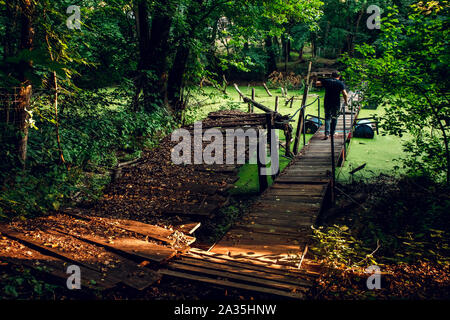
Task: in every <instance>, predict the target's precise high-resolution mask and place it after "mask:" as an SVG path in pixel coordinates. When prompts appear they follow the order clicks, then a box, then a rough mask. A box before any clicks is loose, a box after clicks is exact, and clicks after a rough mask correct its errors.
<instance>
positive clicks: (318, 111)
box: [317, 97, 320, 121]
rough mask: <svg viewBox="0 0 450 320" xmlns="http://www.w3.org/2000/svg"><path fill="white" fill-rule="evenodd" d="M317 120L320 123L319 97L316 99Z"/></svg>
mask: <svg viewBox="0 0 450 320" xmlns="http://www.w3.org/2000/svg"><path fill="white" fill-rule="evenodd" d="M317 118H319V121H320V97H319V98H318V99H317Z"/></svg>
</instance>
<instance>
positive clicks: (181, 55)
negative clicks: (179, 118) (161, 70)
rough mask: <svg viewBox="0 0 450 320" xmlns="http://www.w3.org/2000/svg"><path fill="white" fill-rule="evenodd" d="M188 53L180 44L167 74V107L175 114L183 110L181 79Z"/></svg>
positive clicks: (186, 48) (185, 47)
mask: <svg viewBox="0 0 450 320" xmlns="http://www.w3.org/2000/svg"><path fill="white" fill-rule="evenodd" d="M189 52H190V50H189V47H188V46H187V44H186V43H184V42H183V43H181V44H180V46H179V47H178V50H177V53H176V55H175V59H174V61H173V67H172V69H171V70H170V73H169V81H168V87H167V97H168V100H169V105H170V106H171V107H172V108H173V110H174V111H175V113H176V114H177V113H178V112H180V111H182V110H183V109H184V106H183V99H182V98H183V97H182V95H181V90H182V88H183V77H184V73H185V71H186V65H187V61H188V58H189Z"/></svg>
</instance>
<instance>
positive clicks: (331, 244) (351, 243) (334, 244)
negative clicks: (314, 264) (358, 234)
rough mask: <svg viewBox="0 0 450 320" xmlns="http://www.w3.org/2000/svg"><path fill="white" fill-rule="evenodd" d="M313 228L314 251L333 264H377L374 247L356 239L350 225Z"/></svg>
mask: <svg viewBox="0 0 450 320" xmlns="http://www.w3.org/2000/svg"><path fill="white" fill-rule="evenodd" d="M312 228H313V239H314V241H315V242H314V246H313V248H312V250H313V252H314V253H315V254H317V255H320V256H323V257H325V258H326V259H327V262H329V263H330V264H331V265H334V266H339V267H341V266H345V267H350V268H352V267H364V266H369V265H376V264H377V262H376V261H375V258H374V257H373V254H372V253H371V252H373V249H372V250H371V249H370V248H367V247H365V246H364V242H363V241H361V240H359V239H356V238H355V237H354V236H353V235H352V233H351V231H350V229H349V227H347V226H345V225H341V226H340V225H333V226H330V227H327V228H324V227H318V228H314V227H312Z"/></svg>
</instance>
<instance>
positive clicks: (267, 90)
mask: <svg viewBox="0 0 450 320" xmlns="http://www.w3.org/2000/svg"><path fill="white" fill-rule="evenodd" d="M263 87H264V89H265V90H266V92H267V94H268V95H269V97H271V96H272V93H270V91H269V88H267V85H266V83H265V82H263Z"/></svg>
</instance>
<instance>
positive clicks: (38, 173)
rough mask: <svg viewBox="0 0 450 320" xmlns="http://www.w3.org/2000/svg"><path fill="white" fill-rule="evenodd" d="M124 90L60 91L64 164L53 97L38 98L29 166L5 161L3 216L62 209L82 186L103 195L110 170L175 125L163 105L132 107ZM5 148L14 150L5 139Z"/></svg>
mask: <svg viewBox="0 0 450 320" xmlns="http://www.w3.org/2000/svg"><path fill="white" fill-rule="evenodd" d="M121 94H123V92H122V89H121V88H118V89H116V90H92V91H83V90H81V91H79V92H78V93H77V94H75V95H68V96H62V97H61V106H62V107H63V108H64V112H63V113H62V114H61V115H60V119H59V120H60V121H59V132H60V139H61V144H62V152H63V155H64V159H65V163H64V164H61V163H60V160H59V150H58V145H57V141H56V134H55V119H54V115H53V113H52V110H51V107H50V106H51V105H50V106H49V104H48V99H49V97H48V96H47V95H45V94H43V95H41V96H40V97H38V98H36V101H35V102H34V103H35V119H34V120H35V124H36V128H37V129H36V130H33V129H32V130H31V131H30V133H29V138H28V139H29V141H28V159H27V167H26V170H22V169H20V168H14V165H13V160H12V158H9V160H8V158H7V159H6V160H7V161H4V162H3V163H2V164H1V168H2V170H1V173H0V180H1V181H2V182H3V183H4V187H3V188H2V189H1V190H0V208H1V211H0V214H1V216H3V217H13V216H28V215H33V214H38V213H41V212H46V211H48V210H58V209H59V208H60V207H61V206H62V205H63V204H64V203H65V202H67V201H68V200H70V199H71V197H72V196H73V195H74V194H75V193H77V192H78V191H83V192H84V193H85V194H88V195H91V196H96V195H98V193H99V192H100V191H101V189H102V188H103V187H104V186H105V185H106V184H107V183H108V182H109V181H110V179H109V174H108V170H110V169H111V168H113V167H114V166H116V165H117V163H118V162H119V161H121V160H122V159H124V160H129V158H130V156H133V157H137V156H138V155H139V154H140V151H141V150H142V149H144V148H151V147H153V146H155V144H156V143H158V141H159V139H160V138H161V137H162V136H164V135H166V134H167V133H168V132H169V130H170V129H171V128H172V127H173V125H174V124H173V121H172V120H171V118H170V117H169V116H168V115H167V114H166V112H165V111H163V110H161V109H160V110H159V111H156V112H154V113H151V114H149V113H147V112H144V111H141V112H131V111H128V110H127V109H126V107H125V106H123V105H122V104H123V103H124V101H123V100H121V99H120V96H121ZM125 102H126V101H125ZM1 132H2V133H4V132H5V131H4V130H2V131H1ZM2 153H6V154H13V153H12V152H11V151H10V150H8V146H7V145H2ZM86 172H88V173H89V174H87V175H86Z"/></svg>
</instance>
